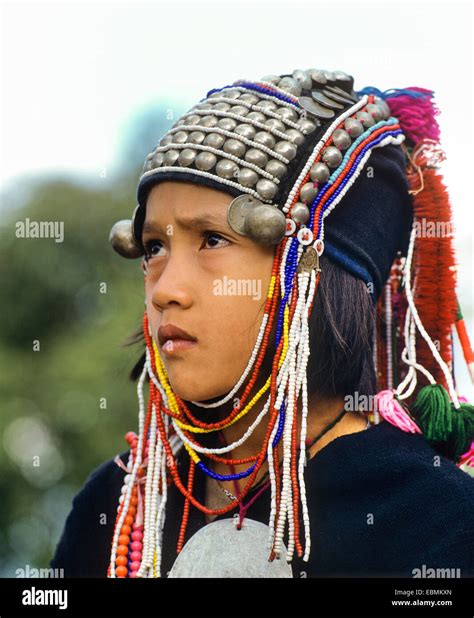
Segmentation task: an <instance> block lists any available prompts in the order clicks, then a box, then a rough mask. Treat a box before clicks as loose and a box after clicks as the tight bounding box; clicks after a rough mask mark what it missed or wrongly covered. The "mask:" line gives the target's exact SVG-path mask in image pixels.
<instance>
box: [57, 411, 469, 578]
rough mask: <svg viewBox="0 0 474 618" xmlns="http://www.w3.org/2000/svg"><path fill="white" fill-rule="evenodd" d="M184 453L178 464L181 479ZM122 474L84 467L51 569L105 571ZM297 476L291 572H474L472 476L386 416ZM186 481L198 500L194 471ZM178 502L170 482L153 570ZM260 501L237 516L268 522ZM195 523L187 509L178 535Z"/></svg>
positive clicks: (175, 527)
mask: <svg viewBox="0 0 474 618" xmlns="http://www.w3.org/2000/svg"><path fill="white" fill-rule="evenodd" d="M127 457H128V452H127V453H123V454H122V455H121V458H122V459H123V461H124V462H125V463H126V462H127ZM187 459H188V458H187V457H183V461H181V462H180V464H179V466H180V470H181V471H182V475H183V476H182V478H187V476H186V466H187V465H188V464H187ZM124 474H125V472H124V471H123V470H122V469H121V468H119V467H118V466H117V464H116V463H114V461H113V459H111V460H110V461H107V462H105V463H104V464H102V465H101V466H100V467H98V468H97V469H95V470H94V471H93V472H92V474H91V475H90V476H89V478H88V480H87V482H86V483H85V485H84V487H83V488H82V489H81V491H80V492H79V493H78V494H77V495H76V497H75V498H74V500H73V504H72V510H71V512H70V514H69V516H68V518H67V521H66V525H65V528H64V531H63V534H62V537H61V539H60V541H59V543H58V546H57V548H56V552H55V555H54V558H53V560H52V562H51V567H52V568H63V569H64V573H65V576H66V577H70V576H79V577H106V574H107V566H108V563H109V557H110V546H111V540H112V534H113V527H114V523H115V517H116V514H117V506H118V498H119V496H120V490H121V486H122V482H123V476H124ZM305 479H306V493H307V498H308V510H309V515H310V523H311V555H310V560H309V562H307V563H305V562H303V561H302V560H300V559H298V558H295V560H294V561H293V575H294V577H301V576H307V577H320V576H342V577H365V576H373V577H377V576H378V577H385V576H387V577H396V576H401V577H413V575H414V574H415V573H416V572H415V571H414V569H420V571H421V572H426V570H427V569H438V568H442V569H460V575H461V577H467V576H470V577H472V576H474V517H473V513H474V478H472V477H471V476H469V475H468V474H466V472H464V471H462V470H460V469H459V468H457V467H456V466H455V465H454V464H453V463H452V462H450V461H449V460H447V459H445V458H444V457H442V456H438V455H437V453H436V452H435V451H434V450H433V449H432V448H431V447H430V446H429V445H428V444H427V442H426V441H425V439H424V438H423V437H422V436H420V435H418V434H407V433H404V432H402V431H400V430H399V429H397V428H396V427H394V426H392V425H391V424H389V423H387V422H386V421H382V422H381V423H380V424H379V425H375V426H373V427H370V428H369V429H367V430H366V431H362V432H357V433H353V434H348V435H344V436H340V437H338V438H336V439H334V440H333V441H332V442H330V443H329V444H327V445H326V446H325V447H324V448H323V449H321V450H320V451H319V452H318V453H316V455H315V456H314V457H313V458H312V459H310V460H309V462H308V465H307V467H306V469H305ZM196 481H197V484H196V497H197V498H198V499H200V500H201V501H202V499H203V490H204V483H203V479H202V475H201V472H200V470H198V469H197V470H196ZM251 496H252V493H251V494H250V495H249V497H248V499H249V498H250V497H251ZM248 499H247V500H248ZM244 502H246V500H244ZM182 507H183V497H182V495H181V494H180V493H179V491H178V490H177V489H176V488H175V487H174V485H172V486H171V488H170V490H169V496H168V503H167V507H166V508H167V516H166V522H165V528H164V535H163V538H164V541H163V561H162V574H163V575H166V572H167V571H168V570H169V569H170V568H171V566H172V565H173V562H174V560H175V558H176V541H177V537H178V531H179V525H180V521H181V513H182ZM269 507H270V491H269V490H266V491H265V492H264V493H263V494H262V495H261V496H260V497H259V498H258V499H257V500H256V501H255V503H254V504H253V505H252V506H251V507H250V508H249V510H248V511H247V515H246V517H248V518H250V519H254V520H258V521H261V522H264V523H268V517H269V512H270V511H269ZM233 513H234V512H230V513H228V514H226V515H224V516H222V517H232V515H233ZM104 515H105V518H104ZM104 520H105V521H104ZM205 523H206V522H205V519H204V515H203V514H202V513H201V512H200V511H198V510H197V509H195V508H193V507H192V508H191V510H190V518H189V523H188V529H187V535H186V539H189V538H190V536H191V535H192V534H194V533H195V532H196V531H197V530H198V529H199V528H200V527H202V526H203V525H205ZM452 573H453V576H457V573H458V572H457V571H456V572H455V571H453V572H452ZM455 573H456V574H455Z"/></svg>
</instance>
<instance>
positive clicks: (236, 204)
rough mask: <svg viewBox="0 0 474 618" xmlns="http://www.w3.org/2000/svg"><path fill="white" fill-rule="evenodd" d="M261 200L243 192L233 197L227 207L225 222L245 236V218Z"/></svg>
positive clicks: (259, 204)
mask: <svg viewBox="0 0 474 618" xmlns="http://www.w3.org/2000/svg"><path fill="white" fill-rule="evenodd" d="M261 204H262V202H261V201H260V200H258V199H257V198H255V197H254V196H253V195H248V194H247V193H244V194H243V195H238V196H237V197H235V198H234V199H233V200H232V202H231V203H230V204H229V206H228V208H227V222H228V223H229V225H230V227H231V228H232V229H233V230H234V232H237V234H240V235H242V236H246V235H247V234H246V233H245V218H246V217H247V215H248V214H249V212H250V211H251V210H252V208H255V207H256V206H261Z"/></svg>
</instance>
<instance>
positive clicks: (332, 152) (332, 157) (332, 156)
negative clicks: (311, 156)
mask: <svg viewBox="0 0 474 618" xmlns="http://www.w3.org/2000/svg"><path fill="white" fill-rule="evenodd" d="M323 161H324V163H326V165H327V166H328V167H337V166H338V165H339V164H340V163H341V161H342V153H341V151H340V150H339V148H336V147H335V146H328V147H327V148H326V150H324V152H323Z"/></svg>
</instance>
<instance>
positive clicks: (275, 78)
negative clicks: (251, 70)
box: [260, 75, 281, 86]
mask: <svg viewBox="0 0 474 618" xmlns="http://www.w3.org/2000/svg"><path fill="white" fill-rule="evenodd" d="M280 79H281V77H280V76H279V75H264V76H263V77H262V78H261V79H260V81H262V82H268V83H269V84H273V85H274V86H277V85H278V83H279V81H280Z"/></svg>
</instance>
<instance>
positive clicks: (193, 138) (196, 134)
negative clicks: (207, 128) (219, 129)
mask: <svg viewBox="0 0 474 618" xmlns="http://www.w3.org/2000/svg"><path fill="white" fill-rule="evenodd" d="M205 137H206V134H205V133H203V131H192V132H191V133H190V134H189V137H188V142H191V143H193V144H202V143H203V141H204V139H205Z"/></svg>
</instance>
